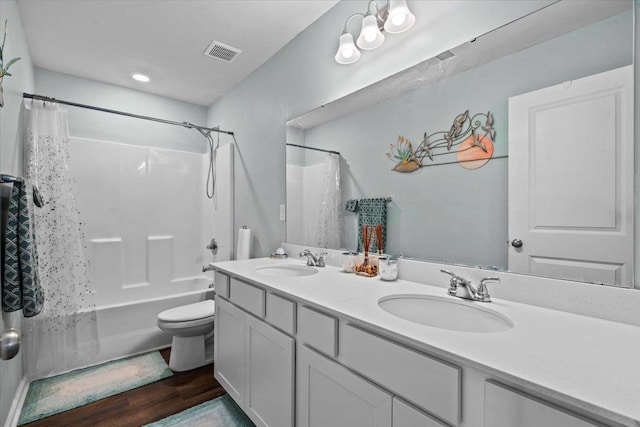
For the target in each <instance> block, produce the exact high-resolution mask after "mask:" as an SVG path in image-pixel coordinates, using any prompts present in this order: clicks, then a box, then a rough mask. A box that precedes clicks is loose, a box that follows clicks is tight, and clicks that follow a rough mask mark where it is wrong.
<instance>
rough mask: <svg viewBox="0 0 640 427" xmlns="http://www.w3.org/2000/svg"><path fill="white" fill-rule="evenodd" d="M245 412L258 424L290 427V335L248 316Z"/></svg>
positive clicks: (291, 389) (291, 382)
mask: <svg viewBox="0 0 640 427" xmlns="http://www.w3.org/2000/svg"><path fill="white" fill-rule="evenodd" d="M246 339H247V342H246V344H247V356H246V358H247V364H246V368H247V371H246V382H247V383H246V385H245V390H247V393H246V398H245V411H246V412H247V415H249V417H250V418H251V419H252V420H253V422H255V423H256V425H257V426H271V427H292V426H293V402H294V393H293V390H294V383H293V381H294V368H295V365H294V349H295V341H294V339H293V338H291V337H289V336H287V335H285V334H283V333H282V332H280V331H278V330H277V329H275V328H273V327H271V326H269V325H267V324H266V323H265V322H262V321H260V320H258V319H255V318H253V317H251V316H247V338H246Z"/></svg>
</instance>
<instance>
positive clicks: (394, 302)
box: [378, 295, 513, 333]
mask: <svg viewBox="0 0 640 427" xmlns="http://www.w3.org/2000/svg"><path fill="white" fill-rule="evenodd" d="M480 304H486V303H482V302H472V301H465V300H457V299H453V297H452V298H445V297H435V296H426V295H392V296H388V297H384V298H382V299H380V301H378V305H379V306H380V308H382V309H383V310H384V311H386V312H387V313H390V314H392V315H394V316H397V317H400V318H402V319H405V320H409V321H411V322H415V323H419V324H421V325H426V326H431V327H434V328H441V329H448V330H451V331H458V332H485V333H486V332H502V331H506V330H509V329H511V328H513V323H512V322H511V321H510V320H509V319H508V318H506V317H505V316H503V315H502V314H499V313H496V312H495V311H493V310H491V309H488V308H486V307H484V306H480Z"/></svg>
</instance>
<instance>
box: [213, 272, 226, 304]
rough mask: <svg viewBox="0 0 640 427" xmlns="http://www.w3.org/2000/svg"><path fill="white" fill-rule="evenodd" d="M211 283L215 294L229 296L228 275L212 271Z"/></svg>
mask: <svg viewBox="0 0 640 427" xmlns="http://www.w3.org/2000/svg"><path fill="white" fill-rule="evenodd" d="M213 283H214V286H215V290H216V295H220V296H221V297H224V298H229V276H227V275H226V274H224V273H220V272H219V271H216V272H215V273H213Z"/></svg>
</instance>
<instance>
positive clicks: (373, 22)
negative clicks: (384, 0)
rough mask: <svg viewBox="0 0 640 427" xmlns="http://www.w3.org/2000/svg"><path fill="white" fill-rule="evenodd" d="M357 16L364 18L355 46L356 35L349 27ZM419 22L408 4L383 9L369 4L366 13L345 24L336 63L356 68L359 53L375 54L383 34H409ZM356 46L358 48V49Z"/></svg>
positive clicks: (396, 0)
mask: <svg viewBox="0 0 640 427" xmlns="http://www.w3.org/2000/svg"><path fill="white" fill-rule="evenodd" d="M371 4H373V5H374V6H375V14H374V13H372V12H371ZM356 16H358V17H362V28H361V30H360V35H359V36H358V39H357V40H356V42H355V43H354V42H353V34H351V32H349V30H348V29H347V26H348V25H349V22H350V21H351V20H352V19H353V18H355V17H356ZM415 22H416V17H415V16H414V15H413V13H411V11H410V10H409V7H408V6H407V2H406V0H389V3H388V4H387V5H386V6H385V7H383V8H382V9H380V7H379V6H378V3H377V2H376V0H370V1H369V3H368V4H367V13H366V14H364V13H354V14H353V15H351V16H350V17H349V18H348V19H347V21H346V22H345V24H344V30H343V31H342V35H341V36H340V45H339V46H338V52H337V53H336V56H335V59H336V62H338V63H339V64H353V63H354V62H356V61H357V60H358V59H360V51H359V50H358V48H360V49H362V50H372V49H376V48H378V47H380V46H381V45H382V43H384V34H383V33H382V30H384V31H386V32H387V33H389V34H397V33H402V32H404V31H407V30H408V29H409V28H411V27H412V26H413V24H414V23H415ZM356 45H357V46H356Z"/></svg>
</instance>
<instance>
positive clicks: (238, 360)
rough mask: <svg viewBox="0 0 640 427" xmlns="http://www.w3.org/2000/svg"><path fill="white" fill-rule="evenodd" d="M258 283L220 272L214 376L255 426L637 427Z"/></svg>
mask: <svg viewBox="0 0 640 427" xmlns="http://www.w3.org/2000/svg"><path fill="white" fill-rule="evenodd" d="M254 262H256V264H257V261H254ZM257 265H259V264H257ZM231 271H233V270H231ZM318 276H320V274H318ZM245 277H246V278H245ZM251 277H252V276H245V275H240V274H239V275H238V276H236V277H234V274H233V273H232V274H230V275H226V274H224V272H217V273H216V280H217V282H218V283H221V284H222V285H221V290H222V292H221V293H218V297H217V299H216V301H217V302H216V323H215V364H214V372H215V378H216V379H217V380H218V381H219V382H220V384H221V385H222V386H223V387H224V388H225V390H226V391H227V392H228V393H229V395H231V397H232V398H233V399H234V400H235V401H236V402H237V403H238V404H239V405H240V407H241V408H242V409H243V410H244V412H245V413H246V414H247V415H248V416H249V417H250V418H251V419H252V421H253V422H254V423H256V425H258V426H271V427H292V426H296V427H329V426H331V427H343V426H344V427H359V426H362V427H540V426H543V427H593V426H616V427H617V426H622V425H625V426H626V425H635V424H629V423H628V422H626V421H625V422H624V423H619V422H614V421H612V420H611V418H610V417H611V414H608V413H601V412H600V411H599V410H598V409H597V408H595V409H594V408H585V407H584V406H583V404H582V401H579V400H575V399H573V400H572V398H571V395H567V396H566V397H565V396H558V395H551V394H549V393H547V392H546V391H545V390H544V389H537V388H535V387H531V386H527V385H521V384H520V382H519V380H518V378H517V377H514V376H509V375H507V374H503V373H502V372H501V371H500V370H499V369H493V368H488V367H486V365H480V364H479V363H475V362H474V361H473V360H470V359H464V358H461V357H459V356H458V355H456V353H450V352H443V351H440V349H439V347H437V346H435V345H428V344H429V342H428V341H426V340H425V341H423V343H424V344H427V345H421V343H420V342H417V343H415V342H411V341H409V340H405V339H403V336H402V335H399V334H397V333H392V332H391V331H390V330H388V329H385V328H384V327H381V326H378V325H376V324H375V323H372V322H367V321H365V320H362V318H361V317H358V316H354V315H350V314H349V313H348V312H347V313H346V314H345V313H344V309H342V311H340V310H338V309H337V308H336V307H340V306H339V305H338V303H336V305H331V304H330V302H329V303H327V302H325V299H326V295H324V294H322V295H323V298H325V299H322V301H323V303H322V304H320V303H314V302H312V300H313V298H303V296H304V294H303V296H300V295H298V294H297V293H296V292H297V291H296V289H298V288H294V287H293V286H290V287H286V286H285V285H284V284H283V285H279V284H278V283H277V282H276V281H274V280H272V281H265V285H264V286H261V285H260V284H259V283H261V282H260V281H258V279H257V278H253V279H251ZM323 280H325V279H323ZM309 283H310V281H307V282H302V281H300V282H299V288H300V289H304V286H307V285H309ZM286 284H288V283H286ZM320 285H324V282H323V283H320ZM321 290H322V291H323V290H324V288H321ZM312 296H313V295H312ZM338 302H339V303H340V304H344V299H339V301H338ZM460 336H461V337H463V334H460ZM463 338H464V337H463ZM616 421H617V420H616Z"/></svg>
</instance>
